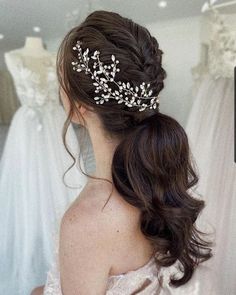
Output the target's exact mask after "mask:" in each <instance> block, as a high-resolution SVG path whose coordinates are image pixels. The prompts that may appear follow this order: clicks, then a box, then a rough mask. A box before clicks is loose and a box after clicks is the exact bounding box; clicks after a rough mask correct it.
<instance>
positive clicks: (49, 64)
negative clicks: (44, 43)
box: [5, 52, 59, 107]
mask: <svg viewBox="0 0 236 295" xmlns="http://www.w3.org/2000/svg"><path fill="white" fill-rule="evenodd" d="M55 61H56V54H55V53H51V54H48V55H45V56H39V57H36V56H35V57H34V56H24V55H23V54H22V53H21V54H18V53H15V52H14V54H13V53H12V52H7V53H5V62H6V65H7V67H8V70H9V71H10V73H11V75H12V78H13V80H14V84H15V88H16V93H17V95H18V98H19V100H20V102H21V104H22V105H27V106H32V107H33V106H35V107H40V106H43V105H45V104H47V103H48V102H50V101H53V102H55V103H59V98H58V83H57V77H56V67H55V65H56V64H55Z"/></svg>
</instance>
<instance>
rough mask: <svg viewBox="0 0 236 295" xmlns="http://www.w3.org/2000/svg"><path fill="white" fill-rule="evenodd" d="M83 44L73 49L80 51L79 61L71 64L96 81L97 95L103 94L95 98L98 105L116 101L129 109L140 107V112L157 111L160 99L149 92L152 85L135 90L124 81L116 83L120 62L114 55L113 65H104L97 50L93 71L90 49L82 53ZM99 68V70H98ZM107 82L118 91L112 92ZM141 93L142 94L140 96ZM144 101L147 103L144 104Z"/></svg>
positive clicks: (94, 55)
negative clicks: (90, 63) (90, 65)
mask: <svg viewBox="0 0 236 295" xmlns="http://www.w3.org/2000/svg"><path fill="white" fill-rule="evenodd" d="M81 44H82V42H81V41H80V40H79V41H77V43H76V45H75V46H74V47H73V50H77V51H78V59H79V60H78V61H76V62H75V61H73V62H72V63H71V64H72V65H73V70H75V71H77V72H81V71H82V70H84V71H85V73H86V74H90V75H91V78H92V79H93V80H94V82H93V85H94V86H95V87H96V90H95V93H99V92H102V93H101V97H100V96H95V97H94V100H95V101H96V104H103V103H104V101H108V100H109V99H115V100H117V101H118V103H119V104H120V103H125V105H127V106H128V107H137V106H138V107H139V111H143V110H145V109H146V108H150V109H156V107H157V103H158V102H159V98H158V97H156V96H151V95H152V90H149V91H148V88H149V87H150V83H148V84H147V86H146V84H145V82H143V83H142V84H141V85H140V86H139V87H138V86H136V87H135V89H134V88H133V87H131V85H130V83H129V82H127V83H124V82H122V81H115V80H114V78H115V74H116V72H120V69H119V68H118V67H117V64H118V63H119V60H116V58H115V56H114V55H113V54H112V55H111V60H112V63H111V64H109V65H103V62H101V61H100V59H99V54H100V52H99V51H98V50H95V51H94V52H93V55H92V56H91V58H92V59H94V63H93V65H92V66H93V69H94V70H91V69H90V68H89V66H88V61H89V60H90V57H89V55H88V53H89V48H86V50H85V51H84V52H82V48H81V46H80V45H81ZM97 67H98V68H99V69H96V68H97ZM104 76H105V77H104ZM107 82H111V83H114V84H115V85H116V86H117V90H115V91H112V89H111V88H110V87H109V86H108V84H107ZM147 91H148V92H147ZM139 92H141V93H140V94H139ZM144 100H146V101H147V102H146V103H144V102H143V103H142V101H144Z"/></svg>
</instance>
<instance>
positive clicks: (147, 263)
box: [108, 255, 155, 279]
mask: <svg viewBox="0 0 236 295" xmlns="http://www.w3.org/2000/svg"><path fill="white" fill-rule="evenodd" d="M154 262H155V255H152V257H151V258H150V259H149V260H148V262H146V263H145V264H144V265H143V266H141V267H139V268H137V269H134V270H129V271H127V272H125V273H122V274H118V275H110V276H108V279H110V278H119V277H124V276H126V275H129V274H131V273H132V274H133V273H137V272H140V271H143V270H144V269H146V268H148V267H149V266H150V265H151V264H152V263H154Z"/></svg>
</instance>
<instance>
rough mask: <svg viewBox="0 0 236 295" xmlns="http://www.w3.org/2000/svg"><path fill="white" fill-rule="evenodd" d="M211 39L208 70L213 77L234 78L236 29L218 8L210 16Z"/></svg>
mask: <svg viewBox="0 0 236 295" xmlns="http://www.w3.org/2000/svg"><path fill="white" fill-rule="evenodd" d="M210 24H211V37H210V43H209V51H208V68H209V72H210V74H211V75H213V76H214V77H215V78H218V77H226V78H230V77H233V74H234V67H235V66H236V29H233V28H232V27H230V26H229V25H228V24H227V23H226V15H222V14H220V13H219V11H218V10H217V9H216V8H214V7H213V8H212V11H211V14H210Z"/></svg>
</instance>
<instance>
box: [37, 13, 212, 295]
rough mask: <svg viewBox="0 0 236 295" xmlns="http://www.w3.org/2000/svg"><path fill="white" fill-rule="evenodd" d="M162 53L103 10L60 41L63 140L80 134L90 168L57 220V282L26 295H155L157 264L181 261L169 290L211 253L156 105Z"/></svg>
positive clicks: (184, 169) (172, 133) (181, 154)
mask: <svg viewBox="0 0 236 295" xmlns="http://www.w3.org/2000/svg"><path fill="white" fill-rule="evenodd" d="M162 54H163V52H162V50H160V49H159V44H158V42H157V40H156V39H155V38H154V37H152V36H151V35H150V33H149V32H148V30H147V29H146V28H144V27H142V26H140V25H138V24H136V23H134V22H133V21H132V20H130V19H127V18H124V17H122V16H120V15H119V14H117V13H114V12H108V11H95V12H93V13H91V14H90V15H89V16H88V17H87V18H86V19H85V21H84V22H83V23H82V24H80V25H79V26H78V27H75V28H73V29H72V30H71V31H70V32H69V33H68V34H67V35H66V36H65V38H64V40H63V41H62V44H61V46H60V48H59V51H58V59H57V62H58V78H59V82H60V85H61V99H62V101H63V105H64V107H65V109H66V111H67V113H68V119H67V121H66V123H65V130H64V138H65V132H66V126H67V125H68V123H69V122H71V121H73V122H74V123H77V124H81V125H82V126H84V127H85V128H86V129H87V130H88V132H89V135H90V137H91V141H92V145H93V150H94V155H95V161H96V171H95V173H94V175H93V176H89V175H88V176H89V177H90V179H89V181H88V183H87V184H86V186H85V188H84V189H83V191H82V192H81V193H80V196H79V197H78V199H76V200H75V202H73V204H72V205H71V207H70V208H69V209H68V210H67V211H66V213H65V214H64V216H63V219H62V222H61V228H60V242H59V264H60V269H58V272H57V277H54V276H53V275H50V278H48V281H47V284H46V286H45V288H43V287H39V288H37V289H34V291H33V292H32V294H33V295H36V294H41V293H42V292H43V290H44V294H55V295H56V294H62V293H63V295H72V294H80V295H83V294H86V295H88V294H139V293H140V294H159V293H157V292H159V291H160V290H159V288H160V287H161V285H162V284H161V281H160V280H159V279H160V277H159V275H158V274H159V269H160V267H161V266H171V265H174V264H176V263H177V262H178V263H179V265H178V268H179V269H181V270H182V275H181V277H173V276H172V277H171V281H170V285H172V286H175V287H179V288H181V286H182V285H184V284H186V283H187V282H188V281H190V279H191V277H192V275H193V273H194V270H195V268H196V266H197V265H198V264H199V263H200V262H203V261H205V260H207V259H209V258H210V257H211V249H210V247H209V246H210V243H209V242H207V241H204V240H203V239H202V238H201V232H200V231H198V230H197V228H196V225H195V222H196V219H197V217H198V215H199V213H200V212H201V210H202V209H203V207H204V201H203V200H200V199H197V198H194V197H193V196H192V195H191V194H190V191H189V189H190V188H192V187H193V186H194V185H195V184H196V183H197V182H198V176H197V175H196V173H195V171H194V169H193V167H192V164H191V161H190V151H189V145H188V139H187V136H186V133H185V131H184V129H183V128H182V127H181V126H180V124H179V123H178V122H177V121H176V120H175V119H173V118H171V117H169V116H167V115H165V114H162V113H160V112H159V108H158V107H159V97H158V95H159V92H160V91H161V90H162V89H163V87H164V83H163V80H164V79H165V78H166V72H165V70H164V69H163V68H162ZM109 193H111V194H110V195H109ZM108 196H109V197H108ZM150 269H151V272H152V273H151V274H152V276H149V279H147V278H145V274H146V272H148V271H150ZM157 270H158V271H157ZM160 273H161V272H160ZM58 274H60V275H58ZM139 274H142V276H139ZM118 280H119V282H118ZM49 289H50V290H49ZM118 290H119V291H118ZM151 290H152V291H151ZM158 290H159V291H158ZM186 294H187V293H186ZM202 294H203V293H202ZM204 294H207V293H204Z"/></svg>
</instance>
